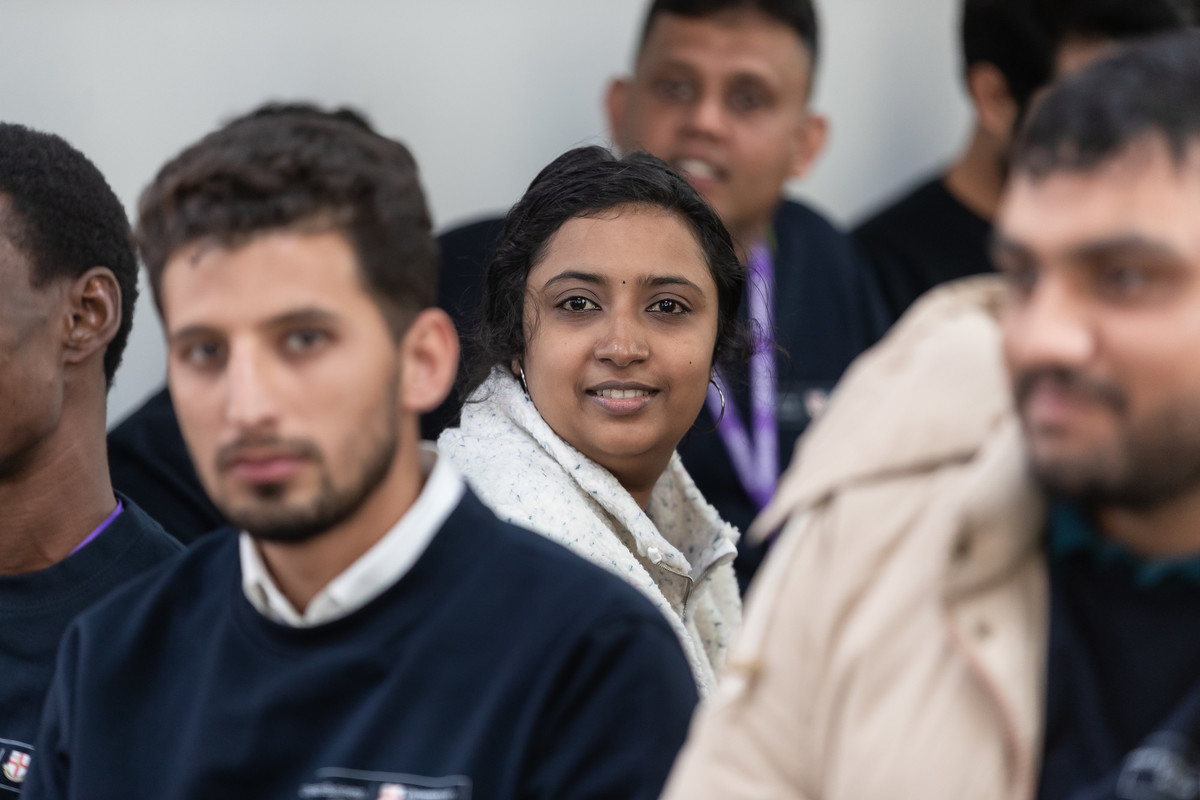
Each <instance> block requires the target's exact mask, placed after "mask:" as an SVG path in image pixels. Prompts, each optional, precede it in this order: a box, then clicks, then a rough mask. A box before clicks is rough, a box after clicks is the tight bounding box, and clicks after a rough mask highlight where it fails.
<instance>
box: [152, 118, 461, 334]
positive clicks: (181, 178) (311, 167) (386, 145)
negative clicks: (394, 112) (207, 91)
mask: <svg viewBox="0 0 1200 800" xmlns="http://www.w3.org/2000/svg"><path fill="white" fill-rule="evenodd" d="M138 212H139V213H138V226H137V241H138V246H139V247H140V248H141V252H142V259H143V260H144V261H145V264H146V268H147V270H148V271H149V273H150V283H151V286H152V287H153V289H154V295H155V301H156V302H157V303H158V305H159V310H160V311H161V310H162V274H163V269H164V268H165V266H166V263H167V261H168V260H169V259H170V257H171V256H172V254H174V253H175V252H176V251H178V250H179V249H180V248H181V247H184V246H185V245H189V244H193V243H196V242H211V243H213V244H216V245H219V246H222V247H238V246H240V245H242V244H245V243H246V242H248V241H249V240H250V239H252V238H254V237H255V236H257V235H259V234H262V233H268V232H272V231H280V230H289V229H298V230H312V231H337V232H339V233H341V234H342V235H344V236H345V237H346V239H347V241H348V242H349V243H350V245H351V246H352V248H353V249H354V253H355V255H356V257H357V260H358V265H359V269H360V270H361V273H362V276H363V279H364V284H365V286H366V288H367V290H368V291H369V292H370V293H371V295H372V296H373V297H374V298H375V300H376V302H378V303H379V304H380V308H381V310H382V311H383V313H384V316H385V318H386V319H387V320H388V324H389V325H390V326H391V327H392V330H393V333H395V334H396V335H397V336H398V335H399V334H400V333H402V332H403V330H404V329H405V327H406V325H407V322H408V321H409V320H410V319H411V317H412V314H413V313H414V312H416V311H418V310H420V309H423V308H427V307H429V306H432V305H433V304H434V303H435V302H436V297H437V265H438V249H437V242H436V240H435V239H434V238H433V235H432V233H431V229H432V225H431V223H430V218H429V212H428V210H427V208H426V205H425V197H424V194H423V193H422V191H421V186H420V183H419V182H418V179H417V166H416V162H415V161H414V160H413V157H412V155H410V154H409V152H408V150H407V149H406V148H405V147H404V145H402V144H400V143H399V142H396V141H393V140H391V139H388V138H386V137H383V136H380V135H379V134H377V133H375V132H374V131H372V130H371V128H370V126H369V124H368V123H367V122H366V120H365V118H363V117H362V116H361V115H359V114H357V113H354V112H347V111H346V110H340V111H333V112H325V111H322V110H320V109H319V108H317V107H316V106H311V105H308V104H289V105H280V104H270V105H268V106H264V107H262V108H260V109H257V110H255V111H253V112H250V113H249V114H246V115H244V116H242V117H239V118H237V119H235V120H234V121H232V122H230V123H228V124H227V125H225V126H224V127H222V128H220V129H219V130H217V131H215V132H213V133H211V134H209V135H208V136H205V137H204V138H203V139H201V140H200V141H199V142H197V143H196V144H194V145H192V146H191V147H188V148H187V149H186V150H184V151H183V152H182V153H180V154H179V155H178V156H176V157H175V158H174V159H172V160H171V161H169V162H168V163H167V164H166V166H164V167H163V168H162V169H161V170H160V171H159V173H158V175H157V176H156V177H155V179H154V182H153V183H151V184H150V186H149V187H147V189H146V191H145V192H144V193H143V194H142V198H141V202H140V204H139V207H138Z"/></svg>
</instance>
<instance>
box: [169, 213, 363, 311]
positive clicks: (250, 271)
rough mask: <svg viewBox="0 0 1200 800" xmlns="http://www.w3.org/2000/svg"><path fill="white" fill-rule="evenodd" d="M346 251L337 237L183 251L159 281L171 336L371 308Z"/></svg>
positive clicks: (280, 238)
mask: <svg viewBox="0 0 1200 800" xmlns="http://www.w3.org/2000/svg"><path fill="white" fill-rule="evenodd" d="M358 272H359V270H358V265H357V259H356V257H355V255H354V253H353V250H352V249H351V248H350V246H349V243H348V242H347V241H346V240H345V237H343V236H342V235H341V234H337V233H304V232H291V231H286V232H269V233H264V234H262V235H260V236H256V237H255V238H253V239H250V240H248V241H246V242H243V243H238V244H235V245H232V246H230V245H223V244H221V243H214V242H197V243H193V244H190V245H187V246H185V247H183V248H180V249H179V250H177V251H176V252H175V253H173V254H172V255H171V257H170V258H169V259H168V260H167V264H166V266H165V268H164V270H163V274H162V296H163V312H164V315H165V317H166V320H167V324H168V328H169V329H172V330H174V329H177V328H179V327H184V326H189V325H196V324H202V323H210V324H211V323H212V322H215V321H218V320H223V321H226V322H230V323H232V322H246V323H252V322H257V321H264V320H269V319H271V318H275V317H279V316H282V315H286V314H288V313H290V312H292V311H294V310H296V309H299V308H322V309H325V310H327V311H329V312H330V313H331V314H336V313H337V310H338V309H341V308H344V307H350V308H352V309H360V308H362V307H364V306H365V305H366V304H373V303H372V301H371V299H370V298H369V296H368V295H367V292H366V290H365V289H364V287H363V286H362V281H361V279H360V276H359V274H358Z"/></svg>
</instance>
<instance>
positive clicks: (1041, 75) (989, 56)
mask: <svg viewBox="0 0 1200 800" xmlns="http://www.w3.org/2000/svg"><path fill="white" fill-rule="evenodd" d="M960 22H961V25H960V32H961V35H962V58H963V72H964V74H965V73H966V72H967V71H969V70H970V69H971V67H974V66H975V65H976V64H982V63H986V64H991V65H992V66H994V67H995V68H996V69H998V70H999V71H1000V74H1001V75H1003V76H1004V81H1005V83H1007V84H1008V93H1009V94H1010V95H1012V98H1013V100H1014V101H1015V102H1016V104H1017V107H1018V108H1019V109H1024V108H1025V107H1026V106H1027V105H1028V103H1029V100H1030V98H1032V97H1033V95H1034V93H1035V92H1037V90H1038V89H1040V88H1041V87H1043V86H1045V85H1046V84H1047V83H1049V81H1050V78H1051V77H1052V75H1053V71H1054V49H1055V39H1054V32H1053V29H1052V25H1051V18H1050V14H1049V9H1047V8H1046V7H1045V5H1044V3H1041V2H1039V0H966V2H964V3H963V5H962V18H961V20H960Z"/></svg>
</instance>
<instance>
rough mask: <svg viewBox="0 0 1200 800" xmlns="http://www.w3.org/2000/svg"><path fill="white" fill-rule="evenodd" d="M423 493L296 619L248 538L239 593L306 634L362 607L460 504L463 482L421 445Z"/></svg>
mask: <svg viewBox="0 0 1200 800" xmlns="http://www.w3.org/2000/svg"><path fill="white" fill-rule="evenodd" d="M421 475H422V477H424V478H425V487H424V488H423V489H422V490H421V493H420V494H419V495H418V496H417V499H416V502H414V503H413V504H412V507H411V508H409V509H408V512H407V513H406V514H405V515H404V516H403V517H401V518H400V519H399V520H398V521H397V522H396V524H395V525H393V526H392V528H391V530H389V531H388V532H387V533H386V534H384V536H383V538H382V539H380V540H379V541H378V542H376V543H375V544H374V545H373V546H372V547H371V549H370V550H368V551H367V552H365V553H363V554H362V555H361V556H359V557H358V559H357V560H356V561H355V562H354V563H353V564H351V565H350V566H349V567H347V568H346V569H345V570H344V571H343V572H342V573H341V574H340V575H338V576H337V577H336V578H334V579H333V580H332V581H330V582H329V584H328V585H327V586H326V587H325V588H324V589H322V590H321V591H320V592H318V593H317V595H316V597H314V598H313V599H312V601H311V602H309V604H308V608H306V609H305V610H304V613H303V614H301V613H299V612H298V611H296V609H295V608H293V607H292V604H291V603H290V602H289V601H288V599H287V598H286V597H284V595H283V592H281V591H280V590H279V587H278V586H276V585H275V581H274V580H273V579H272V578H271V573H270V571H269V570H268V569H267V566H266V564H265V563H264V562H263V560H262V554H261V553H260V552H259V550H258V545H257V544H256V543H255V541H254V539H253V537H251V536H250V534H248V533H246V532H245V531H243V532H242V533H241V535H240V537H239V540H238V549H239V553H240V556H241V564H242V591H243V592H244V593H245V595H246V599H247V600H249V601H250V604H251V605H252V606H254V607H255V608H256V609H257V610H258V611H259V613H261V614H262V615H263V616H265V617H267V618H268V619H270V620H273V621H274V622H279V623H282V624H284V625H291V626H292V627H294V628H308V627H312V626H314V625H321V624H323V623H326V622H332V621H333V620H335V619H337V618H339V617H344V616H346V615H347V614H350V613H351V612H354V611H357V610H358V609H360V608H362V607H363V606H365V605H366V604H367V603H369V602H371V601H372V600H374V599H375V598H376V597H378V596H379V595H381V594H383V592H384V590H386V589H387V588H388V587H389V586H391V585H392V584H394V583H395V582H396V581H398V580H400V578H402V577H404V575H405V573H407V572H408V570H409V569H411V568H412V565H413V564H415V563H416V561H417V559H418V558H420V557H421V554H422V553H424V552H425V548H426V547H428V546H429V543H430V542H431V541H433V537H434V536H435V535H436V534H437V532H438V531H439V530H441V527H442V525H443V524H444V523H445V522H446V518H447V517H449V516H450V512H452V511H453V510H454V508H455V507H456V506H457V505H458V501H459V500H460V499H462V494H463V480H462V476H461V475H460V474H459V473H458V470H456V469H455V468H454V467H453V465H451V463H450V459H448V458H439V457H438V452H437V448H436V447H435V446H434V445H433V443H432V442H422V443H421Z"/></svg>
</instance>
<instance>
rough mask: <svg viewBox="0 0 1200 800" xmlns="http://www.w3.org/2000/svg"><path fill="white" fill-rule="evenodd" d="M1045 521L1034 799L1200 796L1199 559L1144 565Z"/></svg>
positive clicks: (1073, 518)
mask: <svg viewBox="0 0 1200 800" xmlns="http://www.w3.org/2000/svg"><path fill="white" fill-rule="evenodd" d="M1050 519H1051V522H1050V548H1049V550H1050V559H1049V571H1050V598H1051V604H1050V612H1051V613H1050V643H1049V655H1048V664H1047V672H1046V675H1047V680H1046V726H1045V740H1044V746H1043V757H1042V770H1041V776H1040V787H1039V794H1038V796H1039V798H1041V799H1042V800H1092V798H1116V797H1124V798H1130V800H1168V798H1170V799H1171V800H1178V798H1195V797H1200V760H1198V758H1200V749H1198V748H1200V557H1194V558H1189V559H1182V560H1177V561H1156V562H1147V561H1144V560H1141V559H1139V558H1138V557H1137V556H1135V555H1133V554H1132V553H1131V552H1129V551H1128V550H1125V549H1123V548H1121V547H1119V546H1118V545H1115V544H1113V543H1110V542H1107V541H1105V540H1104V539H1102V538H1101V537H1100V535H1099V534H1098V533H1096V532H1095V531H1094V530H1093V529H1092V527H1091V525H1090V524H1089V523H1088V522H1087V520H1086V519H1085V518H1084V517H1083V515H1081V514H1080V513H1078V512H1076V511H1075V510H1073V509H1071V508H1068V507H1065V506H1056V507H1055V508H1054V509H1053V510H1052V512H1051V518H1050Z"/></svg>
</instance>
